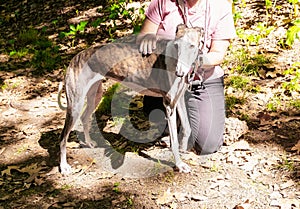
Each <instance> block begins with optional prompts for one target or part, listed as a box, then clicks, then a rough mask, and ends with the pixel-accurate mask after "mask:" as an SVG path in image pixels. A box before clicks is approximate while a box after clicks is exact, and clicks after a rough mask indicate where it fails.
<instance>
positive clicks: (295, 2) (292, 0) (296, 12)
mask: <svg viewBox="0 0 300 209" xmlns="http://www.w3.org/2000/svg"><path fill="white" fill-rule="evenodd" d="M288 2H289V3H290V4H292V5H293V8H294V14H293V16H294V17H297V16H298V14H299V10H298V5H297V4H299V0H288Z"/></svg>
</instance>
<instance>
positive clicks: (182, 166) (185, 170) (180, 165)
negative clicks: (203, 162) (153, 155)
mask: <svg viewBox="0 0 300 209" xmlns="http://www.w3.org/2000/svg"><path fill="white" fill-rule="evenodd" d="M176 167H177V168H178V170H179V172H180V173H190V172H191V171H192V169H191V168H190V166H188V165H187V164H186V163H184V162H180V163H178V165H176Z"/></svg>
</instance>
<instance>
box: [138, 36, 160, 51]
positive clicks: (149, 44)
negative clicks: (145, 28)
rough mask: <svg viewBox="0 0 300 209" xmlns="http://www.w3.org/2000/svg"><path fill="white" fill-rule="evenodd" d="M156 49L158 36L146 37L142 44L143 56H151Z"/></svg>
mask: <svg viewBox="0 0 300 209" xmlns="http://www.w3.org/2000/svg"><path fill="white" fill-rule="evenodd" d="M155 49H156V35H155V34H147V35H145V36H144V38H143V40H142V41H141V44H140V52H141V53H143V54H145V55H146V54H151V53H152V52H153V50H155Z"/></svg>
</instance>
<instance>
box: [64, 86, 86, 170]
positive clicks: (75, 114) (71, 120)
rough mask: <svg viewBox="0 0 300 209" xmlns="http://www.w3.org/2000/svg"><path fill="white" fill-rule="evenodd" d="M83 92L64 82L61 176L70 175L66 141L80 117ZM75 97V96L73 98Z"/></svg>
mask: <svg viewBox="0 0 300 209" xmlns="http://www.w3.org/2000/svg"><path fill="white" fill-rule="evenodd" d="M82 94H83V90H82V89H80V88H78V87H77V86H76V84H74V83H72V82H68V80H66V96H67V104H68V107H67V113H66V119H65V125H64V128H63V131H62V133H61V136H60V139H61V142H60V172H61V173H62V174H63V175H67V174H70V173H71V172H72V171H71V166H70V165H69V164H68V162H67V148H66V146H67V140H68V137H69V134H70V133H71V131H72V128H73V127H74V124H75V122H76V121H77V119H78V118H79V116H80V113H81V110H82V108H83V104H84V96H83V95H82ZM75 95H76V96H75Z"/></svg>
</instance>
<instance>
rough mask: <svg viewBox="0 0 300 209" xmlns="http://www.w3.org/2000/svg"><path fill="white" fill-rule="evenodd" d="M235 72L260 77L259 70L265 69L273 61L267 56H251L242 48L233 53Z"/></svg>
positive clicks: (232, 62)
mask: <svg viewBox="0 0 300 209" xmlns="http://www.w3.org/2000/svg"><path fill="white" fill-rule="evenodd" d="M232 55H233V59H232V60H230V62H231V64H233V69H232V70H233V71H236V72H238V73H241V74H244V75H253V76H258V75H259V73H258V72H259V70H260V69H261V68H264V66H265V65H266V64H269V63H271V59H270V58H269V57H268V56H266V55H265V54H255V55H252V56H251V55H250V54H249V53H248V51H247V49H245V48H241V49H238V50H235V51H233V52H232Z"/></svg>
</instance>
